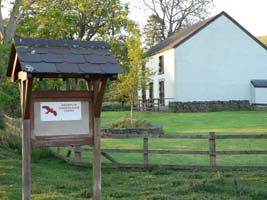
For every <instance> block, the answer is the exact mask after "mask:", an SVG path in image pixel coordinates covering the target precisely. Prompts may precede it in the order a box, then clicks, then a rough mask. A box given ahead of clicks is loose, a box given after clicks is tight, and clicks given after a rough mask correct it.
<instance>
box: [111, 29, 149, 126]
mask: <svg viewBox="0 0 267 200" xmlns="http://www.w3.org/2000/svg"><path fill="white" fill-rule="evenodd" d="M128 28H129V30H130V31H129V33H130V34H129V36H128V37H127V38H126V39H125V44H126V46H127V50H128V51H127V57H128V62H129V70H128V71H126V72H124V73H123V74H120V75H119V82H118V83H117V85H116V94H115V95H116V98H125V100H126V101H127V102H129V104H130V106H131V121H132V122H133V105H134V102H135V101H136V100H137V98H138V96H137V92H138V89H141V88H142V87H144V86H145V84H146V83H147V82H148V78H149V76H150V75H151V72H150V71H149V70H148V69H145V68H143V66H144V65H145V59H144V49H143V48H142V44H141V35H140V32H139V30H138V29H137V28H136V26H129V27H128Z"/></svg>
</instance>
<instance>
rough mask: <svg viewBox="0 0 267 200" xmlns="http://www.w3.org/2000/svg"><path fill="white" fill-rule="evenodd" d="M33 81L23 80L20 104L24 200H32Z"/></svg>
mask: <svg viewBox="0 0 267 200" xmlns="http://www.w3.org/2000/svg"><path fill="white" fill-rule="evenodd" d="M31 93H32V80H21V82H20V102H21V115H22V120H23V123H22V200H30V199H31V124H30V108H31Z"/></svg>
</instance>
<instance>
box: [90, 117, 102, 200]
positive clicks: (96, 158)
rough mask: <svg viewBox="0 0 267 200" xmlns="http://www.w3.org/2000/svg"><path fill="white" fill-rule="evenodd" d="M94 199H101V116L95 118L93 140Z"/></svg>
mask: <svg viewBox="0 0 267 200" xmlns="http://www.w3.org/2000/svg"><path fill="white" fill-rule="evenodd" d="M92 150H93V199H94V200H100V199H101V135H100V118H94V141H93V146H92Z"/></svg>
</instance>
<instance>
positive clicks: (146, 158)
mask: <svg viewBox="0 0 267 200" xmlns="http://www.w3.org/2000/svg"><path fill="white" fill-rule="evenodd" d="M144 167H148V137H147V136H146V137H144Z"/></svg>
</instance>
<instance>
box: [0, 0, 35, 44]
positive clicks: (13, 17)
mask: <svg viewBox="0 0 267 200" xmlns="http://www.w3.org/2000/svg"><path fill="white" fill-rule="evenodd" d="M34 1H35V0H27V1H26V0H25V1H23V0H14V1H11V0H10V1H7V0H6V1H5V0H0V33H1V39H2V41H3V44H7V43H8V42H9V41H10V39H12V38H13V37H14V35H15V33H16V29H17V26H18V24H19V22H20V20H21V19H22V18H23V15H24V14H25V13H26V11H27V7H28V6H31V5H32V4H33V3H34ZM3 3H5V4H9V5H10V6H11V7H12V8H11V11H10V13H9V18H7V19H4V18H3V13H2V9H3V5H2V4H3Z"/></svg>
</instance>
